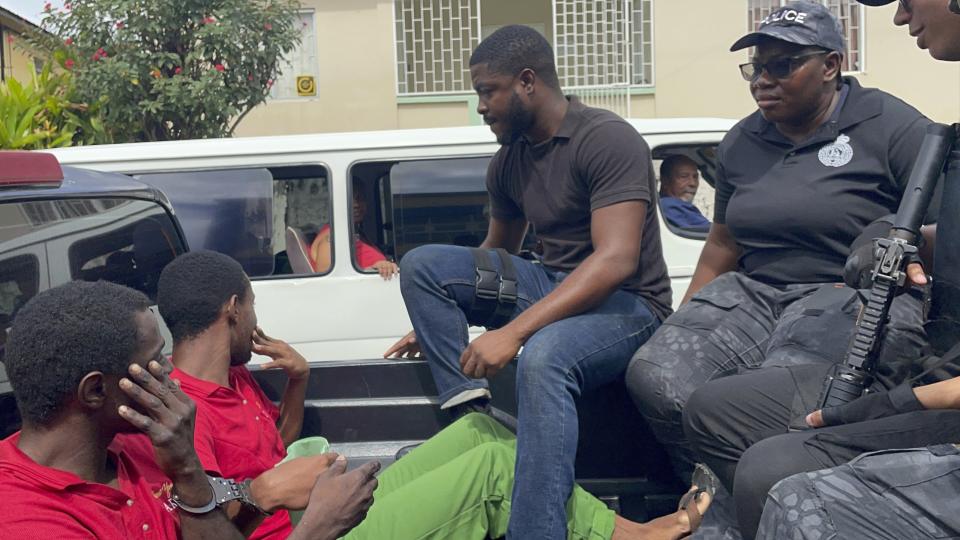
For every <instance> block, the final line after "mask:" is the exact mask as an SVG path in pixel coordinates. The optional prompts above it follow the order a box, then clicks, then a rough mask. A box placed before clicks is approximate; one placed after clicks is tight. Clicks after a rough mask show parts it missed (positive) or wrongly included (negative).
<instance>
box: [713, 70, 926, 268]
mask: <svg viewBox="0 0 960 540" xmlns="http://www.w3.org/2000/svg"><path fill="white" fill-rule="evenodd" d="M844 84H845V86H846V89H845V93H846V95H845V96H844V98H845V99H843V100H842V103H841V104H840V106H839V111H838V113H835V114H834V115H833V117H832V118H831V119H830V120H829V121H827V122H826V123H825V124H824V125H822V126H821V127H820V129H819V130H818V131H817V132H816V133H815V134H814V135H813V136H812V137H811V138H810V139H809V140H807V141H806V142H804V143H802V144H798V145H794V144H793V143H792V142H791V141H790V140H788V139H787V138H786V137H785V136H783V134H781V133H780V132H779V131H778V130H777V129H776V127H775V126H774V125H773V124H772V123H770V122H767V121H766V120H765V119H764V118H763V116H762V115H761V114H760V112H759V111H757V112H754V113H753V114H751V115H750V116H748V117H746V118H744V119H743V120H741V121H740V122H739V123H738V124H737V125H736V126H734V128H733V129H732V130H730V132H729V133H728V134H727V135H726V137H724V139H723V141H722V142H721V143H720V147H719V149H718V152H717V153H718V160H719V163H718V175H717V184H716V187H717V195H716V205H715V211H714V222H715V223H721V224H726V225H727V226H728V227H729V229H730V232H731V234H732V235H733V237H734V239H735V240H736V242H737V244H738V245H739V246H740V249H741V255H740V259H739V269H740V271H742V272H744V273H745V274H747V275H748V276H750V277H752V278H754V279H757V280H759V281H762V282H764V283H768V284H771V285H781V284H789V283H823V282H841V281H843V265H844V263H845V261H846V259H847V255H848V254H849V252H850V250H849V246H850V244H851V242H853V240H854V238H856V237H857V235H859V234H860V232H861V231H862V230H863V228H864V227H865V226H866V225H867V224H869V223H870V222H872V221H874V220H876V219H878V218H880V217H883V216H885V215H887V214H891V213H894V212H896V210H897V207H898V206H899V203H900V198H901V197H902V195H903V190H904V188H905V186H906V185H907V182H908V180H909V177H910V171H911V169H912V167H913V160H914V158H915V157H916V153H917V150H918V149H919V148H920V143H921V141H922V140H923V136H924V132H925V130H926V126H927V125H928V124H929V123H930V120H928V119H927V118H926V117H924V116H923V115H922V114H920V112H919V111H917V110H916V109H914V108H913V107H911V106H909V105H907V104H906V103H904V102H903V101H901V100H900V99H898V98H896V97H894V96H891V95H890V94H887V93H885V92H881V91H880V90H876V89H872V88H863V87H861V86H860V84H859V83H858V82H857V80H856V79H854V78H852V77H845V78H844Z"/></svg>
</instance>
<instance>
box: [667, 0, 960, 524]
mask: <svg viewBox="0 0 960 540" xmlns="http://www.w3.org/2000/svg"><path fill="white" fill-rule="evenodd" d="M894 1H895V0H894ZM864 3H871V4H880V3H890V2H881V1H878V0H872V1H870V2H864ZM947 5H948V4H947V0H901V2H900V5H899V7H898V10H897V15H896V18H895V22H896V23H897V24H901V25H909V27H910V33H911V35H914V36H916V37H917V44H918V45H919V46H920V47H921V48H925V49H929V51H930V54H931V55H932V56H934V57H935V58H939V59H950V60H960V17H954V16H952V15H950V13H949V11H948V10H947ZM918 149H919V146H915V147H914V148H913V151H914V152H915V151H916V150H918ZM956 159H957V155H956V154H954V156H953V158H952V160H956ZM958 172H960V169H957V168H956V167H949V168H948V174H947V179H946V181H945V182H944V186H946V187H945V189H944V193H943V199H942V202H941V206H942V208H944V209H945V210H944V211H943V212H941V216H942V219H941V220H939V222H938V225H937V232H938V233H939V234H937V237H938V240H939V241H938V242H937V245H936V250H935V254H934V265H933V268H932V270H933V274H934V285H933V292H932V296H933V298H932V306H931V310H930V320H929V321H928V322H927V323H926V328H927V334H928V336H929V338H930V342H931V351H929V352H930V353H931V355H930V356H926V357H924V356H923V354H926V352H924V353H921V354H920V355H916V356H904V357H903V358H904V359H912V360H914V362H913V364H914V365H915V366H922V368H923V369H924V371H925V372H926V373H923V374H921V376H918V375H917V374H916V373H914V374H913V375H914V377H911V381H910V382H920V383H931V384H927V385H926V386H919V387H918V388H916V389H912V388H911V387H910V385H909V384H906V385H899V386H896V387H893V388H892V389H891V390H889V391H880V392H876V393H873V394H868V395H867V396H866V397H864V398H861V399H859V400H856V401H854V402H852V403H850V404H847V405H845V406H842V407H835V408H832V409H826V410H824V411H816V412H814V413H813V414H810V415H807V413H809V412H810V411H811V410H813V409H815V408H816V403H817V397H818V394H819V392H820V389H821V388H822V384H823V377H824V376H825V374H826V370H825V369H821V368H820V367H819V366H800V367H792V368H789V369H779V370H777V369H767V370H758V371H757V372H755V373H752V374H748V375H742V376H738V377H730V378H727V379H722V380H718V381H715V382H713V383H710V384H708V385H706V386H704V387H703V388H702V389H700V390H699V391H697V392H696V393H695V394H694V395H693V396H692V397H691V399H690V402H689V403H688V408H687V410H686V411H685V418H684V420H685V428H686V431H687V434H688V436H689V437H690V439H691V441H692V443H693V445H694V448H695V450H696V451H697V453H698V454H700V455H701V456H702V457H703V459H704V460H705V461H707V462H708V463H710V464H711V465H712V466H713V468H714V469H715V470H717V471H718V473H719V472H720V471H721V470H723V471H724V472H725V474H726V475H727V476H726V478H727V479H728V481H729V478H730V470H731V469H735V475H734V476H733V481H732V485H733V489H734V495H735V498H736V506H737V512H738V517H739V520H740V524H741V530H742V532H743V534H744V536H745V537H752V536H753V534H754V532H755V531H756V530H757V527H758V526H760V527H761V529H760V532H759V533H757V536H758V537H762V538H794V537H798V535H799V534H800V533H799V532H798V531H800V530H802V531H803V533H802V538H871V539H872V538H946V537H956V535H958V532H960V531H958V530H957V529H958V528H960V514H958V513H957V512H956V498H955V496H956V494H957V493H958V491H960V455H958V451H957V447H956V446H954V444H953V443H958V442H960V410H958V409H960V379H950V378H949V377H950V376H951V374H955V373H956V372H957V371H956V370H957V356H958V355H960V346H958V345H957V343H958V342H960V285H958V283H960V247H958V243H960V214H958V213H957V211H956V209H957V208H958V207H960V174H958ZM947 209H949V211H948V210H947ZM876 235H879V234H875V236H876ZM928 247H933V246H932V242H930V243H929V245H928ZM915 271H916V269H915ZM847 277H855V275H854V276H847ZM915 281H921V280H920V279H919V277H918V278H917V279H916V280H915ZM846 345H847V342H846V341H845V340H844V341H843V342H842V343H840V346H843V347H846ZM920 360H922V362H921V361H920ZM939 380H944V382H935V381H939ZM894 381H895V379H891V378H889V377H888V378H887V380H886V381H884V382H886V385H887V386H888V387H889V384H890V383H891V382H894ZM878 386H883V385H878ZM875 390H882V388H875ZM791 424H793V425H796V424H799V425H801V426H802V425H803V424H807V425H809V426H812V427H820V428H822V429H817V430H812V431H803V432H796V433H789V434H787V433H786V431H787V428H788V425H791ZM824 426H831V427H824ZM768 437H770V438H768ZM758 441H759V442H758ZM753 443H756V444H753ZM751 444H752V446H751ZM927 445H934V446H931V447H930V448H926V449H922V450H910V451H902V452H890V451H889V450H890V449H896V448H914V447H918V446H927ZM748 447H749V449H748V450H746V449H747V448H748ZM744 450H746V451H745V452H744ZM873 451H883V452H882V453H881V454H868V455H865V456H861V457H857V456H860V454H862V453H864V452H873ZM851 460H852V461H851ZM848 462H849V464H847V463H848ZM841 464H846V465H843V466H840V467H836V468H833V469H829V470H825V471H820V472H812V473H809V474H800V475H797V476H793V477H791V478H790V479H789V480H786V481H784V482H782V483H780V484H778V485H777V487H775V488H774V489H773V490H772V491H770V496H769V498H767V493H768V491H769V490H770V488H771V486H774V485H775V484H777V482H778V481H780V480H782V479H784V478H786V477H788V476H790V475H792V474H795V473H799V472H804V471H817V470H818V469H824V468H828V467H834V466H837V465H841ZM765 499H766V505H767V508H766V509H764V501H765ZM951 505H952V506H951ZM951 508H952V509H951ZM761 510H763V519H762V525H761Z"/></svg>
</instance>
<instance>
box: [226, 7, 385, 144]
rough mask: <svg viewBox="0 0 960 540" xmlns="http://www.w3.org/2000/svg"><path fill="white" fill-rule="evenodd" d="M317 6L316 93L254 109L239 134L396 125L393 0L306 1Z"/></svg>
mask: <svg viewBox="0 0 960 540" xmlns="http://www.w3.org/2000/svg"><path fill="white" fill-rule="evenodd" d="M301 4H302V6H303V7H304V8H312V9H314V10H315V15H314V20H315V24H316V29H317V31H316V35H317V51H318V57H319V62H320V70H319V76H318V78H317V96H316V97H315V98H310V99H289V100H274V101H271V102H269V103H268V104H266V105H261V106H260V107H258V108H256V109H254V110H253V111H252V112H251V113H250V114H249V115H248V116H247V118H246V119H244V121H243V122H242V123H241V125H240V126H239V128H238V129H237V134H238V135H241V136H242V135H277V134H287V133H309V132H316V131H355V130H376V129H393V128H396V127H397V121H398V115H399V112H398V110H397V97H396V83H395V74H394V73H395V69H396V68H395V61H394V57H393V54H394V52H393V50H394V49H393V2H391V1H389V0H303V1H302V2H301Z"/></svg>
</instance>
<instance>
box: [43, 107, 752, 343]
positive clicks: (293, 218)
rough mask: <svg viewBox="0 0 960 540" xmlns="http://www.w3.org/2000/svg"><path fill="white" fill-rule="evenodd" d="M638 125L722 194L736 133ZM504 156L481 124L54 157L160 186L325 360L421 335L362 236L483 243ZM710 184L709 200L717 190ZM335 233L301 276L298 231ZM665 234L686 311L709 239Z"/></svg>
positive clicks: (194, 231)
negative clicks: (723, 161) (730, 139)
mask: <svg viewBox="0 0 960 540" xmlns="http://www.w3.org/2000/svg"><path fill="white" fill-rule="evenodd" d="M631 123H632V124H633V125H634V126H635V127H636V129H637V131H639V132H640V133H641V134H642V135H643V136H644V137H645V139H646V141H647V142H648V143H649V145H650V148H651V149H652V151H653V154H654V157H655V158H657V159H661V158H663V157H665V156H666V155H669V154H672V153H683V154H686V155H688V156H689V157H691V158H693V159H694V160H695V161H697V162H698V164H700V165H701V171H702V173H703V176H704V178H705V179H706V180H707V182H708V183H712V174H713V173H714V170H715V169H714V156H715V148H716V145H717V143H718V142H719V141H720V140H721V138H722V137H723V136H724V134H725V133H726V132H727V130H728V129H729V128H730V127H731V126H732V125H733V124H734V123H735V122H734V121H733V120H726V119H710V118H706V119H704V118H689V119H658V120H631ZM497 148H498V145H497V144H496V141H495V139H494V137H493V135H492V134H491V133H490V131H489V129H487V128H486V127H483V126H477V127H463V128H442V129H423V130H403V131H381V132H369V133H343V134H317V135H298V136H280V137H262V138H236V139H218V140H201V141H176V142H160V143H140V144H124V145H107V146H93V147H81V148H68V149H60V150H55V151H53V153H54V154H55V155H56V156H57V158H58V159H59V160H60V162H61V163H62V164H64V165H75V166H79V167H86V168H91V169H97V170H102V171H114V172H121V173H126V174H130V175H133V176H134V177H136V178H139V179H141V180H142V181H144V182H146V183H148V184H151V185H154V186H157V187H159V188H160V189H162V190H163V191H164V192H165V193H166V194H167V195H168V196H169V197H170V199H171V202H172V204H173V207H174V211H175V212H176V213H177V215H178V217H179V219H180V222H181V224H182V225H183V227H184V230H185V233H186V236H187V240H188V243H189V245H190V248H191V249H198V248H200V247H212V248H213V249H218V250H221V251H225V252H227V253H229V254H231V255H233V256H234V257H235V258H237V259H238V260H240V261H241V262H242V263H243V264H244V266H245V268H246V269H247V272H248V274H250V276H251V278H252V280H253V286H254V290H255V292H256V296H257V314H258V316H259V320H260V323H261V325H262V326H263V327H264V328H265V329H266V330H267V331H268V332H273V333H275V334H276V335H277V336H278V337H281V338H282V339H285V340H287V341H288V342H290V343H291V344H293V345H295V346H296V347H297V348H298V350H300V351H301V352H302V353H303V354H304V356H305V357H306V358H308V359H309V360H310V361H311V362H318V361H324V360H329V361H336V360H341V361H342V360H359V359H372V358H378V357H380V355H381V354H382V353H383V351H385V350H386V349H387V348H388V346H389V345H391V344H392V343H393V342H394V341H395V340H396V339H397V338H398V337H399V336H401V335H403V334H404V333H406V332H407V331H408V330H410V328H411V325H410V321H409V319H408V318H407V314H406V310H405V309H404V306H403V300H402V298H401V296H400V287H399V283H398V280H392V281H384V280H382V279H381V278H380V277H379V276H378V275H376V274H375V273H373V272H365V271H364V270H363V269H361V268H359V266H358V265H357V264H356V258H355V257H356V254H355V253H354V241H353V239H352V236H353V234H362V235H363V236H364V237H365V239H366V240H367V241H368V242H369V243H370V244H372V245H375V246H376V247H377V248H378V249H379V250H380V251H382V252H383V253H384V254H386V255H387V256H388V257H390V258H392V259H394V260H397V261H399V260H400V258H401V257H402V256H403V254H404V253H406V252H407V251H409V250H410V249H412V248H413V247H416V246H418V245H422V244H427V243H453V244H461V245H478V244H479V243H480V242H481V241H482V240H483V238H484V235H485V233H486V228H487V223H486V216H485V205H486V203H487V197H486V193H485V189H484V175H485V171H486V167H487V163H488V162H489V159H490V157H491V156H492V155H493V153H494V152H495V151H496V150H497ZM351 179H353V182H351ZM354 182H356V184H354ZM352 185H357V186H358V189H361V190H362V191H363V194H362V196H363V198H364V199H365V200H366V202H367V208H368V211H367V213H366V215H365V216H362V220H360V221H358V222H357V224H356V226H354V225H353V221H354V216H353V215H352V214H353V212H352V209H351V207H352ZM701 186H702V189H705V190H709V189H710V186H709V185H707V183H703V184H701ZM707 215H708V217H709V213H708V214H707ZM358 217H359V216H358ZM326 227H330V230H331V231H332V235H331V239H332V246H333V247H332V261H333V263H332V265H331V268H330V269H329V270H326V271H325V272H324V273H312V272H310V270H311V269H310V268H307V272H304V271H303V269H302V264H301V265H300V268H298V270H300V272H296V271H294V268H293V267H291V266H290V264H289V262H290V259H291V257H289V256H285V255H286V250H287V242H286V238H287V233H288V228H289V229H292V230H293V231H296V233H297V234H299V235H302V236H301V238H303V237H305V240H306V244H305V247H306V248H308V249H309V246H310V239H311V237H312V236H313V235H315V234H316V233H317V232H318V231H319V230H321V229H324V228H326ZM358 230H359V231H361V232H359V233H357V232H356V231H358ZM661 231H662V234H663V249H664V256H665V258H666V261H667V266H668V267H669V272H670V277H671V280H672V285H673V293H674V302H675V304H676V303H677V302H678V301H679V299H680V298H681V297H682V295H683V293H684V292H685V290H686V288H687V285H688V284H689V281H690V277H691V275H692V273H693V269H694V266H695V264H696V262H697V258H698V256H699V253H700V249H701V247H702V243H703V242H702V238H703V236H702V234H700V235H698V234H696V233H685V232H684V231H680V230H677V229H676V228H674V227H672V226H669V225H668V224H666V223H661ZM240 237H245V238H247V239H248V240H245V241H242V242H240V241H239V240H237V238H240ZM237 242H240V244H241V245H238V244H237ZM293 262H294V263H296V261H293ZM294 266H297V265H296V264H294Z"/></svg>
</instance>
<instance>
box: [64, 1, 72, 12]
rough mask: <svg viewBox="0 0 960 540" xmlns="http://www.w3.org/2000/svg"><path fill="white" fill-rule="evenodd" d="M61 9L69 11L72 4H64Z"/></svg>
mask: <svg viewBox="0 0 960 540" xmlns="http://www.w3.org/2000/svg"><path fill="white" fill-rule="evenodd" d="M63 9H65V10H67V11H70V10H71V9H73V4H71V3H70V2H67V3H66V4H64V5H63Z"/></svg>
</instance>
